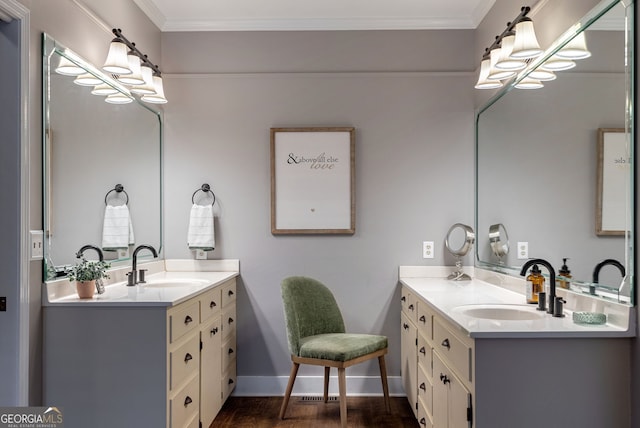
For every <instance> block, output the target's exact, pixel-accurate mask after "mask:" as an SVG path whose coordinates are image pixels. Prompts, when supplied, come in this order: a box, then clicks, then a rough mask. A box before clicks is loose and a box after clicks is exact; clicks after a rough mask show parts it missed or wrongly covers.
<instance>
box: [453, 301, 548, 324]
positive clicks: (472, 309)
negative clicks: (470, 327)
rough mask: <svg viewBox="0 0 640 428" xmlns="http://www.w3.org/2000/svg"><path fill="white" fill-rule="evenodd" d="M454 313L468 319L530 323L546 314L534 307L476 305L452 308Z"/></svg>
mask: <svg viewBox="0 0 640 428" xmlns="http://www.w3.org/2000/svg"><path fill="white" fill-rule="evenodd" d="M453 311H454V312H458V313H461V314H463V315H466V316H468V317H473V318H482V319H488V320H507V321H531V320H537V319H540V318H543V317H544V316H545V314H546V312H543V311H538V310H536V306H535V305H508V304H503V305H501V304H476V305H462V306H458V307H455V308H453Z"/></svg>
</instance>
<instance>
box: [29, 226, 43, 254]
mask: <svg viewBox="0 0 640 428" xmlns="http://www.w3.org/2000/svg"><path fill="white" fill-rule="evenodd" d="M29 233H30V234H31V260H42V258H43V256H44V231H42V230H31V231H29Z"/></svg>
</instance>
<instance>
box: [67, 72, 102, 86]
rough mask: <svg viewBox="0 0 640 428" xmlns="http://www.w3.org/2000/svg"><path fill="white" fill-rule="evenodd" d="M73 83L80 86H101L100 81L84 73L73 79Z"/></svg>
mask: <svg viewBox="0 0 640 428" xmlns="http://www.w3.org/2000/svg"><path fill="white" fill-rule="evenodd" d="M73 83H75V84H76V85H80V86H96V85H99V84H101V83H102V80H101V79H98V78H97V77H96V76H94V75H93V74H91V73H84V74H81V75H80V76H78V77H76V78H75V79H73Z"/></svg>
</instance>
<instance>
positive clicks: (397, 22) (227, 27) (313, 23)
mask: <svg viewBox="0 0 640 428" xmlns="http://www.w3.org/2000/svg"><path fill="white" fill-rule="evenodd" d="M135 1H136V2H139V1H143V0H135ZM475 26H476V23H475V19H472V18H467V17H461V18H451V19H450V18H442V19H440V18H295V19H288V18H276V19H217V20H166V22H165V24H164V26H163V27H161V30H162V31H167V32H171V31H339V30H441V29H473V28H475Z"/></svg>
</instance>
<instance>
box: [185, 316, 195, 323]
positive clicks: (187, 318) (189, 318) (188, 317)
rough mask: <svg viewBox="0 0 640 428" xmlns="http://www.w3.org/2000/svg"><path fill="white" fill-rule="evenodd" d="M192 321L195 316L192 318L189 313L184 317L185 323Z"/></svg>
mask: <svg viewBox="0 0 640 428" xmlns="http://www.w3.org/2000/svg"><path fill="white" fill-rule="evenodd" d="M190 322H193V318H191V317H190V316H189V315H187V316H186V317H184V323H185V324H189V323H190Z"/></svg>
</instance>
